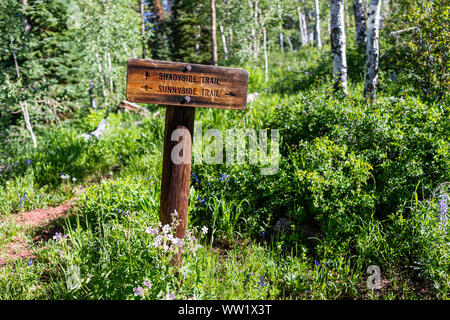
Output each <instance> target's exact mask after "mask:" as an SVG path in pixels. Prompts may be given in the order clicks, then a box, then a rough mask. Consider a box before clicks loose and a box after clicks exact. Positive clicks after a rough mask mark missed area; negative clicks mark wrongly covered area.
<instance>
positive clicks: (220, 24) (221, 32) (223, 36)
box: [219, 22, 228, 60]
mask: <svg viewBox="0 0 450 320" xmlns="http://www.w3.org/2000/svg"><path fill="white" fill-rule="evenodd" d="M219 29H220V34H221V36H222V44H223V53H224V54H225V60H227V59H228V48H227V41H226V39H225V33H224V31H223V26H222V22H219Z"/></svg>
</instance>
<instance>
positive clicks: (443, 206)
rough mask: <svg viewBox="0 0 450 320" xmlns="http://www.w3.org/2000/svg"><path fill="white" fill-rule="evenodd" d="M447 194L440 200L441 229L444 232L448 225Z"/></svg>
mask: <svg viewBox="0 0 450 320" xmlns="http://www.w3.org/2000/svg"><path fill="white" fill-rule="evenodd" d="M447 209H448V203H447V194H446V193H445V192H444V193H442V194H441V199H440V200H439V220H440V225H441V226H440V229H441V230H442V231H444V228H445V226H446V225H447Z"/></svg>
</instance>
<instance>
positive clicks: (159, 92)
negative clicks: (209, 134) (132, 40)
mask: <svg viewBox="0 0 450 320" xmlns="http://www.w3.org/2000/svg"><path fill="white" fill-rule="evenodd" d="M188 66H190V67H188ZM247 93H248V72H247V71H246V70H243V69H236V68H225V67H215V66H208V65H201V64H188V63H181V62H169V61H159V60H145V59H130V60H129V61H128V69H127V100H128V101H131V102H140V103H154V104H164V105H172V106H184V107H204V108H220V109H238V110H240V109H245V108H246V105H247ZM185 97H189V98H187V99H185ZM186 100H188V101H186Z"/></svg>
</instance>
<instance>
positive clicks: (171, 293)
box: [166, 292, 175, 300]
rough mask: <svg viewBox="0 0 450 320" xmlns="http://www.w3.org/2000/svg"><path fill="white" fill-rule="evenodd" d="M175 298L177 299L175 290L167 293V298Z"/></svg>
mask: <svg viewBox="0 0 450 320" xmlns="http://www.w3.org/2000/svg"><path fill="white" fill-rule="evenodd" d="M174 299H175V294H174V293H173V292H170V293H168V294H166V300H174Z"/></svg>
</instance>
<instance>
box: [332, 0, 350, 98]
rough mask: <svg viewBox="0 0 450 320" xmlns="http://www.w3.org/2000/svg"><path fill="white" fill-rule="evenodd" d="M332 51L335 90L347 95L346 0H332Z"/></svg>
mask: <svg viewBox="0 0 450 320" xmlns="http://www.w3.org/2000/svg"><path fill="white" fill-rule="evenodd" d="M330 4H331V9H330V14H331V21H330V28H331V53H332V56H333V78H334V91H335V92H336V91H342V92H343V93H344V94H345V95H347V58H346V55H345V29H344V2H343V0H330Z"/></svg>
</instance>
